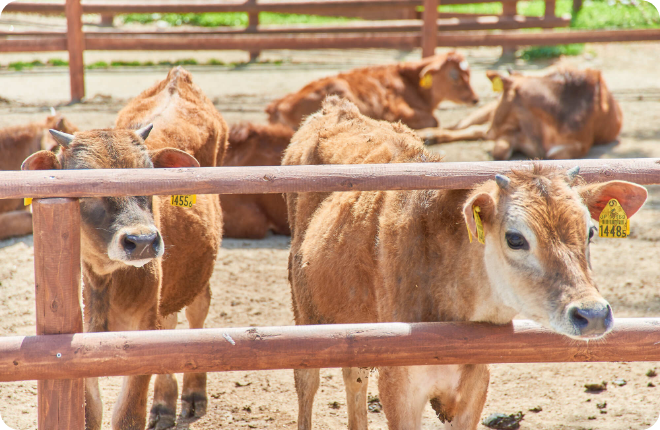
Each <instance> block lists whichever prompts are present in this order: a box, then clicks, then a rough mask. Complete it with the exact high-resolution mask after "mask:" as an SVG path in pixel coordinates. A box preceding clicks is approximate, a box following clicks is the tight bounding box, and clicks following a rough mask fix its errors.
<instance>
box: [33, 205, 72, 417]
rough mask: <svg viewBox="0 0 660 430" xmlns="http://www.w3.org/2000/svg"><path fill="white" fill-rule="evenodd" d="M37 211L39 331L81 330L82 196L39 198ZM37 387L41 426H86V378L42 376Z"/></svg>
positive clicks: (35, 234) (36, 261) (36, 270)
mask: <svg viewBox="0 0 660 430" xmlns="http://www.w3.org/2000/svg"><path fill="white" fill-rule="evenodd" d="M32 217H33V223H34V273H35V281H36V286H35V299H36V304H37V334H38V335H41V334H66V333H80V332H82V331H83V321H82V309H81V306H80V206H79V203H78V199H69V198H57V199H34V201H33V204H32ZM58 354H59V353H56V357H57V358H60V357H61V355H58ZM37 390H38V394H37V398H38V414H39V416H38V428H39V430H69V429H71V430H83V429H84V428H85V380H84V379H69V380H46V381H39V382H38V384H37Z"/></svg>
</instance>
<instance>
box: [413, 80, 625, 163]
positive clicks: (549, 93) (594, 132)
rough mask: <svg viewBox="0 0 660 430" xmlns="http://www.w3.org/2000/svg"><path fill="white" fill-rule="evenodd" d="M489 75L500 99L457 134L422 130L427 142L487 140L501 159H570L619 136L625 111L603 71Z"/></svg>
mask: <svg viewBox="0 0 660 430" xmlns="http://www.w3.org/2000/svg"><path fill="white" fill-rule="evenodd" d="M487 75H488V78H489V79H490V80H491V81H493V83H494V86H500V87H501V88H502V90H503V92H502V96H501V97H500V100H499V101H498V102H496V103H492V104H489V105H487V106H485V107H483V108H482V109H479V110H477V111H476V112H475V113H473V114H472V115H471V116H469V117H468V118H466V119H464V120H463V121H461V122H459V124H458V125H457V126H456V127H454V128H453V129H452V130H422V131H420V135H421V136H422V137H424V138H425V139H426V143H427V144H434V143H444V142H453V141H457V140H475V139H488V140H494V141H495V148H494V149H493V157H494V158H495V159H496V160H507V159H509V158H511V155H512V154H513V152H514V151H520V152H522V153H523V154H525V155H526V156H527V157H530V158H549V159H570V158H580V157H584V156H585V155H587V153H588V152H589V150H590V149H591V147H592V146H593V145H601V144H605V143H609V142H612V141H614V140H616V138H617V136H618V135H619V131H620V130H621V123H622V114H621V108H620V107H619V104H618V103H617V102H616V100H614V97H613V96H612V93H610V92H609V91H608V89H607V85H605V80H604V79H603V77H602V75H601V72H600V71H598V70H592V69H586V70H575V69H572V68H568V67H562V68H559V69H558V70H556V71H553V72H551V73H548V74H546V75H545V76H540V77H536V76H523V75H521V74H518V73H516V74H512V75H511V76H502V75H500V74H499V73H497V72H491V71H489V72H487Z"/></svg>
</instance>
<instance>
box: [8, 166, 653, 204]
mask: <svg viewBox="0 0 660 430" xmlns="http://www.w3.org/2000/svg"><path fill="white" fill-rule="evenodd" d="M534 163H537V164H543V165H551V166H557V167H560V168H564V169H568V168H570V167H573V166H580V174H581V175H582V177H583V178H584V179H585V180H587V181H589V182H602V181H607V180H612V179H620V180H627V181H631V182H636V183H638V184H642V185H650V184H660V159H658V158H632V159H611V160H600V159H591V160H556V161H536V162H532V161H490V162H471V163H401V164H353V165H322V166H261V167H203V168H197V169H117V170H41V171H39V170H37V171H26V172H12V171H0V199H13V198H23V197H102V196H139V195H171V194H257V193H285V192H327V191H370V190H417V189H465V188H471V187H473V186H474V185H475V184H478V183H480V182H483V181H486V180H488V179H493V177H494V175H495V174H496V173H504V174H506V173H507V172H509V171H510V170H511V169H525V168H530V166H532V165H533V164H534Z"/></svg>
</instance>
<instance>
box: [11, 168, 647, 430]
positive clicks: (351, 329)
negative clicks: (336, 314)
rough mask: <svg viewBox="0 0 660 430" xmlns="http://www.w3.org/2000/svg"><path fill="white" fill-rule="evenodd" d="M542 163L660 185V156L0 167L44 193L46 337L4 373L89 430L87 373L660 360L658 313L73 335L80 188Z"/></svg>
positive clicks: (351, 182) (288, 188)
mask: <svg viewBox="0 0 660 430" xmlns="http://www.w3.org/2000/svg"><path fill="white" fill-rule="evenodd" d="M533 164H539V165H553V166H560V167H562V168H570V167H572V166H575V165H579V166H580V167H581V174H582V175H583V177H584V178H585V179H586V180H588V181H604V180H610V179H626V180H631V181H634V182H638V183H641V184H659V183H660V160H658V159H626V160H566V161H563V160H562V161H539V162H490V163H419V164H389V165H348V166H346V165H331V166H286V167H254V168H249V167H248V168H244V167H241V168H228V167H217V168H198V169H135V170H129V169H126V170H122V169H119V170H82V171H81V170H79V171H64V170H55V171H53V170H51V171H31V172H0V184H1V185H0V198H16V197H35V200H34V201H33V214H34V248H35V279H36V294H35V296H36V302H37V336H28V337H6V338H0V380H4V381H9V380H27V379H39V384H38V393H37V396H38V403H39V407H38V411H39V416H38V424H39V429H40V430H42V429H49V430H51V429H56V430H71V429H76V430H77V429H80V430H82V429H83V428H84V407H83V403H84V402H83V398H84V384H83V380H82V378H85V377H91V376H102V375H127V374H150V373H172V372H205V371H220V370H256V369H280V368H300V367H334V366H338V367H343V366H379V365H380V366H382V365H414V364H448V363H495V362H552V361H557V362H564V361H621V360H626V361H647V360H660V348H658V346H657V345H659V344H660V320H659V319H633V320H617V321H616V324H615V329H614V332H613V333H612V334H610V336H608V339H607V340H605V341H600V342H589V343H578V342H575V341H570V340H568V339H566V338H564V337H561V336H559V335H557V334H554V333H550V332H549V331H547V330H544V329H541V328H539V327H538V326H537V325H535V324H533V323H531V322H529V321H516V322H514V323H513V324H509V325H505V326H499V327H494V326H488V325H484V324H469V323H433V324H428V323H426V324H422V323H420V324H403V323H391V324H382V325H343V326H329V325H327V326H307V327H274V328H243V329H237V328H231V329H229V328H228V329H202V330H192V331H191V330H185V331H171V332H167V333H164V332H158V331H153V332H114V333H86V334H76V332H79V331H81V329H82V326H81V309H80V216H79V208H78V201H77V200H76V199H75V197H87V196H118V195H155V194H210V193H268V192H271V193H272V192H310V191H347V190H383V189H424V188H439V189H457V188H467V187H470V186H472V185H474V184H476V183H478V182H482V181H484V180H486V179H490V178H492V177H493V175H494V174H495V173H507V172H509V171H510V170H511V169H524V168H530V166H531V165H533ZM48 197H50V198H48ZM52 197H57V198H52ZM62 197H64V198H62ZM71 197H73V198H71Z"/></svg>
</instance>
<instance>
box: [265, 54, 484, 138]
mask: <svg viewBox="0 0 660 430" xmlns="http://www.w3.org/2000/svg"><path fill="white" fill-rule="evenodd" d="M329 95H338V96H340V97H344V98H346V99H348V100H350V101H351V102H353V103H354V104H355V105H356V106H357V107H358V109H360V112H362V114H364V115H366V116H368V117H370V118H373V119H384V120H386V121H401V122H403V123H404V124H406V125H407V126H408V127H411V128H415V129H420V128H427V127H439V122H438V120H437V119H436V117H435V116H434V115H433V111H434V110H435V108H436V107H438V105H439V104H440V102H441V101H443V100H450V101H452V102H454V103H466V104H476V103H477V102H478V101H479V97H478V96H477V95H476V94H475V92H474V90H472V87H471V86H470V69H469V66H468V62H467V61H466V60H465V57H463V55H462V54H459V53H457V52H449V53H447V54H441V55H436V56H433V57H428V58H425V59H423V60H421V61H411V62H405V63H398V64H390V65H385V66H373V67H366V68H362V69H355V70H351V71H349V72H346V73H340V74H339V75H337V76H330V77H327V78H323V79H319V80H317V81H314V82H312V83H310V84H308V85H307V86H305V87H303V89H301V90H300V91H298V92H297V93H292V94H289V95H286V96H284V97H283V98H281V99H279V100H276V101H274V102H272V103H271V104H270V105H268V107H267V108H266V112H267V113H268V116H269V120H270V122H271V123H282V124H285V125H287V126H289V127H291V128H293V129H294V130H297V129H298V127H299V126H300V124H301V122H302V120H303V119H304V118H305V117H307V116H308V115H311V114H312V113H314V112H316V111H318V110H319V109H320V108H321V103H322V101H323V99H325V98H326V96H329Z"/></svg>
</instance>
